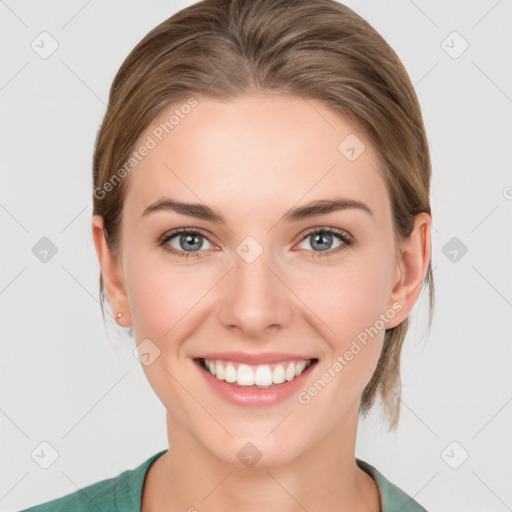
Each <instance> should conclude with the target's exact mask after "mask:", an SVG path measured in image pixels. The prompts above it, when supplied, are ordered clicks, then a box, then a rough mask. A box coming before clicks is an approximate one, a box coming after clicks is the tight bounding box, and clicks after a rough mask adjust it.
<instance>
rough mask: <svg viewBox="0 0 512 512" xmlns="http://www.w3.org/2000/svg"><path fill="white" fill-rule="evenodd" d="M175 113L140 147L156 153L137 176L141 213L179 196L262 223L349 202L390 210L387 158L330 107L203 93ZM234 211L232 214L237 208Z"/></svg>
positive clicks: (133, 186)
mask: <svg viewBox="0 0 512 512" xmlns="http://www.w3.org/2000/svg"><path fill="white" fill-rule="evenodd" d="M195 101H196V102H197V103H196V104H195V106H193V107H190V108H182V107H183V106H184V105H186V104H187V102H186V101H184V102H182V103H181V104H180V103H176V104H173V105H170V106H168V107H167V108H166V109H165V110H164V111H163V112H162V113H161V114H160V115H159V116H158V117H157V118H156V119H155V120H154V121H153V123H151V125H150V126H149V127H148V128H147V129H146V130H145V131H144V132H143V133H142V134H141V136H140V137H139V140H138V142H137V144H136V148H140V147H141V146H142V145H144V144H146V145H147V146H148V147H151V148H150V149H149V151H147V152H146V155H145V156H144V157H142V159H141V160H140V161H139V163H138V164H137V166H136V167H135V168H134V169H133V171H132V172H131V173H130V175H129V187H128V192H127V197H126V200H125V202H126V205H125V206H126V208H127V210H129V211H131V212H133V213H134V214H137V215H138V216H140V215H141V214H142V212H143V211H144V209H145V208H146V207H147V206H148V204H149V203H151V202H154V201H156V200H158V199H160V198H161V197H164V196H166V195H170V196H172V197H175V198H179V199H180V200H181V201H189V202H204V203H205V204H207V205H208V206H211V207H212V208H214V209H215V210H219V211H222V212H226V216H227V217H228V216H230V215H233V217H239V216H243V217H246V218H247V216H251V215H254V214H257V215H258V216H259V217H260V218H261V217H262V216H263V215H264V211H262V206H265V210H267V209H268V211H269V212H270V211H272V214H273V217H275V213H276V212H280V211H285V210H288V209H289V208H290V207H291V206H293V205H295V204H298V203H301V202H309V201H313V200H316V199H328V198H331V197H333V196H334V195H336V196H344V197H345V196H346V197H349V198H351V199H357V200H361V201H364V202H366V203H367V204H371V205H372V209H373V210H376V211H377V214H378V213H379V212H380V213H383V212H384V211H385V210H386V209H389V200H388V197H387V192H386V186H385V182H384V180H383V177H382V176H381V173H380V171H379V170H378V168H379V163H378V155H377V153H376V151H375V149H374V148H373V146H372V145H371V144H370V141H369V140H368V139H367V138H366V137H365V135H364V134H363V133H362V132H360V131H359V130H358V129H357V128H356V127H355V126H353V125H352V124H351V123H350V122H349V121H348V120H347V119H345V118H342V117H340V116H339V115H337V114H336V113H335V112H334V111H332V110H331V109H329V108H328V107H327V106H326V105H324V104H323V103H322V102H320V101H317V100H311V99H307V100H306V99H303V98H301V97H295V96H282V95H277V94H258V95H252V96H244V97H240V98H236V99H230V100H217V99H212V98H205V97H200V96H195ZM230 210H232V211H230Z"/></svg>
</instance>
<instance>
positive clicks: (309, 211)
mask: <svg viewBox="0 0 512 512" xmlns="http://www.w3.org/2000/svg"><path fill="white" fill-rule="evenodd" d="M348 209H356V210H360V211H364V212H366V213H368V214H369V215H370V216H372V217H374V214H373V212H372V210H371V209H370V207H369V206H368V205H366V204H365V203H363V202H361V201H358V200H356V199H349V198H346V197H335V198H332V199H318V200H316V201H312V202H310V203H307V204H305V205H303V206H298V207H296V208H292V209H291V210H288V211H287V212H286V213H285V214H284V215H283V216H282V217H281V220H282V221H284V222H287V223H291V222H298V221H300V220H304V219H309V218H310V217H315V216H317V215H327V214H329V213H333V212H337V211H341V210H348ZM156 211H173V212H176V213H179V214H181V215H187V216H189V217H196V218H198V219H203V220H209V221H212V222H216V223H223V224H225V219H224V217H223V215H222V214H221V213H220V212H217V211H215V210H213V209H212V208H210V207H209V206H206V205H205V204H201V203H183V202H180V201H177V200H175V199H172V198H170V197H164V198H163V199H159V200H158V201H156V202H154V203H152V204H150V205H149V206H148V207H147V208H146V209H145V210H144V212H143V213H142V215H141V217H145V216H146V215H149V214H150V213H152V212H156Z"/></svg>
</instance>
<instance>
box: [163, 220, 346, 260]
mask: <svg viewBox="0 0 512 512" xmlns="http://www.w3.org/2000/svg"><path fill="white" fill-rule="evenodd" d="M320 233H321V234H330V235H334V236H336V237H337V238H338V239H339V240H341V241H342V242H343V244H342V245H340V246H339V247H336V249H330V250H327V251H312V252H313V254H312V257H313V258H322V257H329V256H334V255H336V254H338V253H340V252H341V251H344V250H346V249H348V248H349V247H350V246H351V245H352V244H353V240H352V239H351V238H350V237H349V236H348V235H347V233H346V232H345V231H343V230H341V229H336V228H328V227H322V228H314V229H312V230H311V231H309V232H308V233H306V234H305V235H304V236H303V237H302V238H301V240H300V242H303V241H304V240H305V239H306V238H308V237H310V236H312V235H316V234H320ZM181 234H186V235H201V236H202V237H204V238H206V239H207V240H208V241H209V239H208V237H207V236H206V234H205V233H203V232H202V231H201V230H199V229H189V228H180V229H175V230H174V231H171V232H170V233H166V234H165V235H163V236H162V237H161V239H160V240H159V241H158V245H159V246H162V248H163V249H164V250H165V251H167V252H169V253H171V254H174V255H176V256H179V257H180V258H189V257H193V258H197V257H199V253H200V252H203V251H196V252H185V251H178V250H176V249H175V248H174V247H171V246H170V245H167V242H169V240H171V239H172V238H174V237H175V236H176V235H181ZM300 242H299V243H300Z"/></svg>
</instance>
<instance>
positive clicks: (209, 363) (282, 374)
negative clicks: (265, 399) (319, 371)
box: [200, 358, 317, 388]
mask: <svg viewBox="0 0 512 512" xmlns="http://www.w3.org/2000/svg"><path fill="white" fill-rule="evenodd" d="M316 361H317V359H309V360H295V361H294V360H290V361H285V362H281V363H274V364H261V365H249V364H243V363H237V362H234V361H224V360H222V361H220V360H211V359H203V358H201V359H200V364H201V366H202V368H203V369H204V370H206V371H207V372H209V373H210V374H211V375H213V376H214V377H215V378H216V379H217V380H220V381H225V382H227V383H230V384H232V385H233V386H240V387H253V388H269V387H273V386H275V385H278V384H282V383H283V382H290V381H292V380H294V379H295V378H297V377H299V376H300V375H302V373H303V372H304V371H305V370H306V369H307V368H309V366H311V365H312V364H314V363H315V362H316Z"/></svg>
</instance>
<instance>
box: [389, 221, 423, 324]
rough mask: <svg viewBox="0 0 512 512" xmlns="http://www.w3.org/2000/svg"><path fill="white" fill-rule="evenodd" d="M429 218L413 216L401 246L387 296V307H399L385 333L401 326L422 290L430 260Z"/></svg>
mask: <svg viewBox="0 0 512 512" xmlns="http://www.w3.org/2000/svg"><path fill="white" fill-rule="evenodd" d="M431 224H432V218H431V217H430V215H429V214H428V213H425V212H423V213H420V214H418V215H416V217H415V220H414V227H413V230H412V232H411V234H410V235H409V236H408V237H407V238H406V239H405V240H404V241H403V242H402V243H401V245H400V254H399V255H398V261H397V271H396V274H395V275H396V276H397V280H395V284H394V287H393V290H392V292H391V295H390V296H389V304H388V306H389V307H392V305H393V304H394V303H397V304H401V309H400V312H399V314H397V315H396V316H395V317H394V318H393V320H392V321H390V322H389V324H386V329H391V328H392V327H396V326H397V325H399V324H401V323H402V322H403V321H404V320H405V319H406V318H407V317H408V316H409V314H410V312H411V311H412V309H413V308H414V305H415V304H416V301H417V300H418V297H419V295H420V293H421V289H422V287H423V281H424V279H425V275H426V273H427V270H428V264H429V262H430V258H431V251H432V247H431V240H430V229H431Z"/></svg>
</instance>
